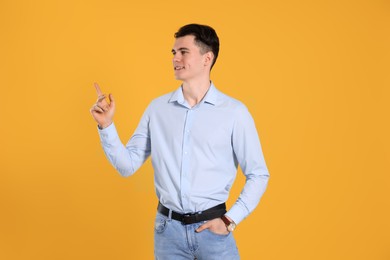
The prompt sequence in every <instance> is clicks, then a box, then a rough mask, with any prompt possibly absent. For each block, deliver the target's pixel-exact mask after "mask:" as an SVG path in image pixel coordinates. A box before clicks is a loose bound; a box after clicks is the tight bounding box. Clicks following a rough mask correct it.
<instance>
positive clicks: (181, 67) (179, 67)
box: [173, 66, 184, 70]
mask: <svg viewBox="0 0 390 260" xmlns="http://www.w3.org/2000/svg"><path fill="white" fill-rule="evenodd" d="M173 69H174V70H184V66H175V67H173Z"/></svg>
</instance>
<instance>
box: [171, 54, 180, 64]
mask: <svg viewBox="0 0 390 260" xmlns="http://www.w3.org/2000/svg"><path fill="white" fill-rule="evenodd" d="M172 60H173V62H178V61H180V54H179V53H175V54H174V55H173V59H172Z"/></svg>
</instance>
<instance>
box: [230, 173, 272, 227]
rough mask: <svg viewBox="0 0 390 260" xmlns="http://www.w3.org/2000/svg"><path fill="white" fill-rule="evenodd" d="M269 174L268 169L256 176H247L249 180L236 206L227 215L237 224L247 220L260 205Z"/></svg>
mask: <svg viewBox="0 0 390 260" xmlns="http://www.w3.org/2000/svg"><path fill="white" fill-rule="evenodd" d="M268 179H269V174H268V171H267V170H266V169H264V170H263V171H262V173H259V174H256V175H254V174H253V175H247V180H246V182H245V185H244V187H243V189H242V192H241V194H240V196H239V197H238V199H237V201H236V202H235V204H234V205H233V206H232V207H231V208H230V210H229V211H228V212H227V213H226V215H227V216H228V217H230V218H231V219H232V220H233V221H234V222H235V223H236V224H238V223H240V222H241V221H242V220H243V219H245V218H246V217H247V216H248V215H249V214H250V213H251V212H252V211H253V210H254V209H255V208H256V206H257V205H258V204H259V202H260V199H261V197H262V196H263V194H264V192H265V190H266V188H267V184H268Z"/></svg>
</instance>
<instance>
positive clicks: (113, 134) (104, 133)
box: [97, 123, 118, 145]
mask: <svg viewBox="0 0 390 260" xmlns="http://www.w3.org/2000/svg"><path fill="white" fill-rule="evenodd" d="M97 129H98V132H99V136H100V140H101V142H102V144H103V145H105V144H110V141H111V142H112V140H113V139H116V138H117V136H118V132H117V131H116V127H115V125H114V123H111V125H109V126H107V127H106V128H103V129H100V128H99V127H97Z"/></svg>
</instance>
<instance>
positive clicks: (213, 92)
mask: <svg viewBox="0 0 390 260" xmlns="http://www.w3.org/2000/svg"><path fill="white" fill-rule="evenodd" d="M218 95H219V91H218V90H217V89H216V87H215V86H214V83H213V82H211V84H210V88H209V90H208V91H207V93H206V96H205V97H204V98H203V100H202V101H201V103H209V104H211V105H215V104H216V103H217V101H218ZM169 102H177V103H179V104H181V105H185V104H186V103H187V102H186V101H185V99H184V95H183V89H182V86H180V87H179V88H178V89H177V90H176V91H175V92H173V94H172V97H171V98H170V99H169Z"/></svg>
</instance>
